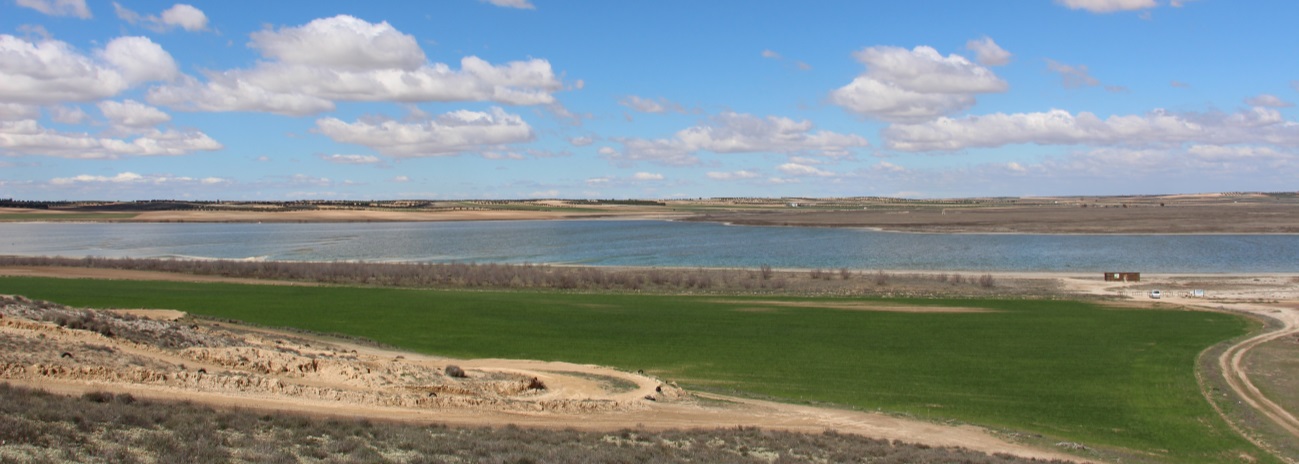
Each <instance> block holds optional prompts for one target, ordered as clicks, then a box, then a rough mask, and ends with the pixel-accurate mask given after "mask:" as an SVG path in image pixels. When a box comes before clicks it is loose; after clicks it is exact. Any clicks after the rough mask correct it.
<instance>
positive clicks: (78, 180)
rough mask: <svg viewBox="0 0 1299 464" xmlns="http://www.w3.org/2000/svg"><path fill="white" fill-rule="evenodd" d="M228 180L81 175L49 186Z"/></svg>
mask: <svg viewBox="0 0 1299 464" xmlns="http://www.w3.org/2000/svg"><path fill="white" fill-rule="evenodd" d="M230 182H231V181H230V180H229V179H223V178H220V177H203V178H195V177H184V176H173V175H169V174H150V175H140V174H136V173H134V172H130V171H127V172H123V173H119V174H117V175H114V176H92V175H88V174H82V175H79V176H74V177H55V178H53V179H50V184H53V185H57V186H67V185H77V184H152V185H164V184H170V185H176V184H182V185H186V184H187V185H219V184H228V183H230Z"/></svg>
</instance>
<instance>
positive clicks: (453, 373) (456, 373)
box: [443, 364, 469, 379]
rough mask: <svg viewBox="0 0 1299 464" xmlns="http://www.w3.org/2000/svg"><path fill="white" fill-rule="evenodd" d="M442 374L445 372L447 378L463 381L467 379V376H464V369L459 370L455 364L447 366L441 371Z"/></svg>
mask: <svg viewBox="0 0 1299 464" xmlns="http://www.w3.org/2000/svg"><path fill="white" fill-rule="evenodd" d="M443 372H446V374H447V377H451V378H455V379H464V378H468V377H469V374H466V373H465V370H464V369H461V368H460V366H457V365H455V364H452V365H449V366H447V367H446V369H444V370H443Z"/></svg>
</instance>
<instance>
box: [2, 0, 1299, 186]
mask: <svg viewBox="0 0 1299 464" xmlns="http://www.w3.org/2000/svg"><path fill="white" fill-rule="evenodd" d="M1295 18H1299V2H1294V1H1291V0H1275V1H1272V0H1238V1H1226V0H1018V1H969V0H950V1H942V0H917V1H907V2H863V1H832V0H824V1H813V2H792V1H765V0H747V1H739V0H734V1H709V2H700V1H697V0H690V1H678V0H654V1H633V0H628V1H599V2H591V1H568V0H439V1H436V2H398V1H370V2H353V1H346V2H344V1H331V0H317V1H312V2H278V1H270V2H258V3H256V4H254V3H251V2H239V1H220V2H194V3H173V2H169V1H163V2H158V1H142V0H121V1H117V2H107V1H98V0H0V199H2V198H13V199H19V200H142V199H192V200H271V201H284V200H298V199H339V200H387V199H432V200H439V199H527V198H571V199H578V198H588V199H607V198H617V199H623V198H641V199H674V198H697V197H704V198H710V197H786V196H791V197H792V196H803V197H853V196H890V197H907V198H950V197H988V196H1051V195H1125V194H1163V193H1203V192H1236V191H1267V192H1276V191H1296V190H1299V181H1297V180H1296V179H1299V109H1296V108H1295V102H1299V59H1296V58H1297V57H1299V55H1296V52H1299V33H1295V29H1294V25H1293V21H1294V19H1295Z"/></svg>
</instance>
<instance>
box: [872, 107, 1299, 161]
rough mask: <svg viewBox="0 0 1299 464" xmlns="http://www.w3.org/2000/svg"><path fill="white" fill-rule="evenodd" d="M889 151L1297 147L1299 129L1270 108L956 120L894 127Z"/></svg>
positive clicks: (1055, 113)
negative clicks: (1023, 147) (1033, 147)
mask: <svg viewBox="0 0 1299 464" xmlns="http://www.w3.org/2000/svg"><path fill="white" fill-rule="evenodd" d="M883 135H884V139H885V140H886V144H887V145H888V147H889V148H892V149H895V150H903V151H933V150H941V151H953V150H962V149H966V148H981V147H982V148H986V147H1000V146H1004V145H1012V144H1022V143H1034V144H1040V145H1128V146H1142V145H1154V146H1170V145H1179V144H1184V143H1200V144H1235V143H1263V144H1274V145H1285V146H1299V123H1295V122H1292V121H1285V120H1283V119H1282V118H1281V115H1280V113H1278V112H1277V111H1276V110H1273V109H1270V108H1261V107H1256V108H1251V109H1249V110H1244V111H1241V112H1237V113H1229V114H1225V113H1202V114H1201V113H1173V112H1168V111H1164V110H1155V111H1152V112H1150V113H1147V114H1145V115H1125V116H1120V115H1116V116H1110V117H1108V118H1105V119H1101V118H1100V117H1097V116H1096V115H1095V114H1092V113H1087V112H1081V113H1078V114H1077V115H1074V114H1071V113H1069V112H1068V111H1064V110H1051V111H1048V112H1044V113H1015V114H1004V113H996V114H989V115H983V116H969V117H964V118H959V119H953V118H940V119H937V120H935V121H931V122H927V123H923V124H913V125H893V126H890V127H887V128H885V129H884V131H883Z"/></svg>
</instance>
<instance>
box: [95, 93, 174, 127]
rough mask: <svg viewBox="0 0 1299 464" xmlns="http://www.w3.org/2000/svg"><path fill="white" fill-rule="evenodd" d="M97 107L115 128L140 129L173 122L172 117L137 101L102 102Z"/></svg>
mask: <svg viewBox="0 0 1299 464" xmlns="http://www.w3.org/2000/svg"><path fill="white" fill-rule="evenodd" d="M97 106H99V112H100V113H103V115H104V117H105V118H108V121H109V123H111V124H113V125H114V126H119V127H125V128H132V129H139V128H145V127H153V126H156V125H159V124H162V123H165V122H168V121H171V116H170V115H168V114H167V113H164V112H162V110H159V109H157V108H154V107H152V106H149V105H145V104H143V103H140V102H137V101H135V100H126V101H122V102H115V101H102V102H99V103H98V105H97Z"/></svg>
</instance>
